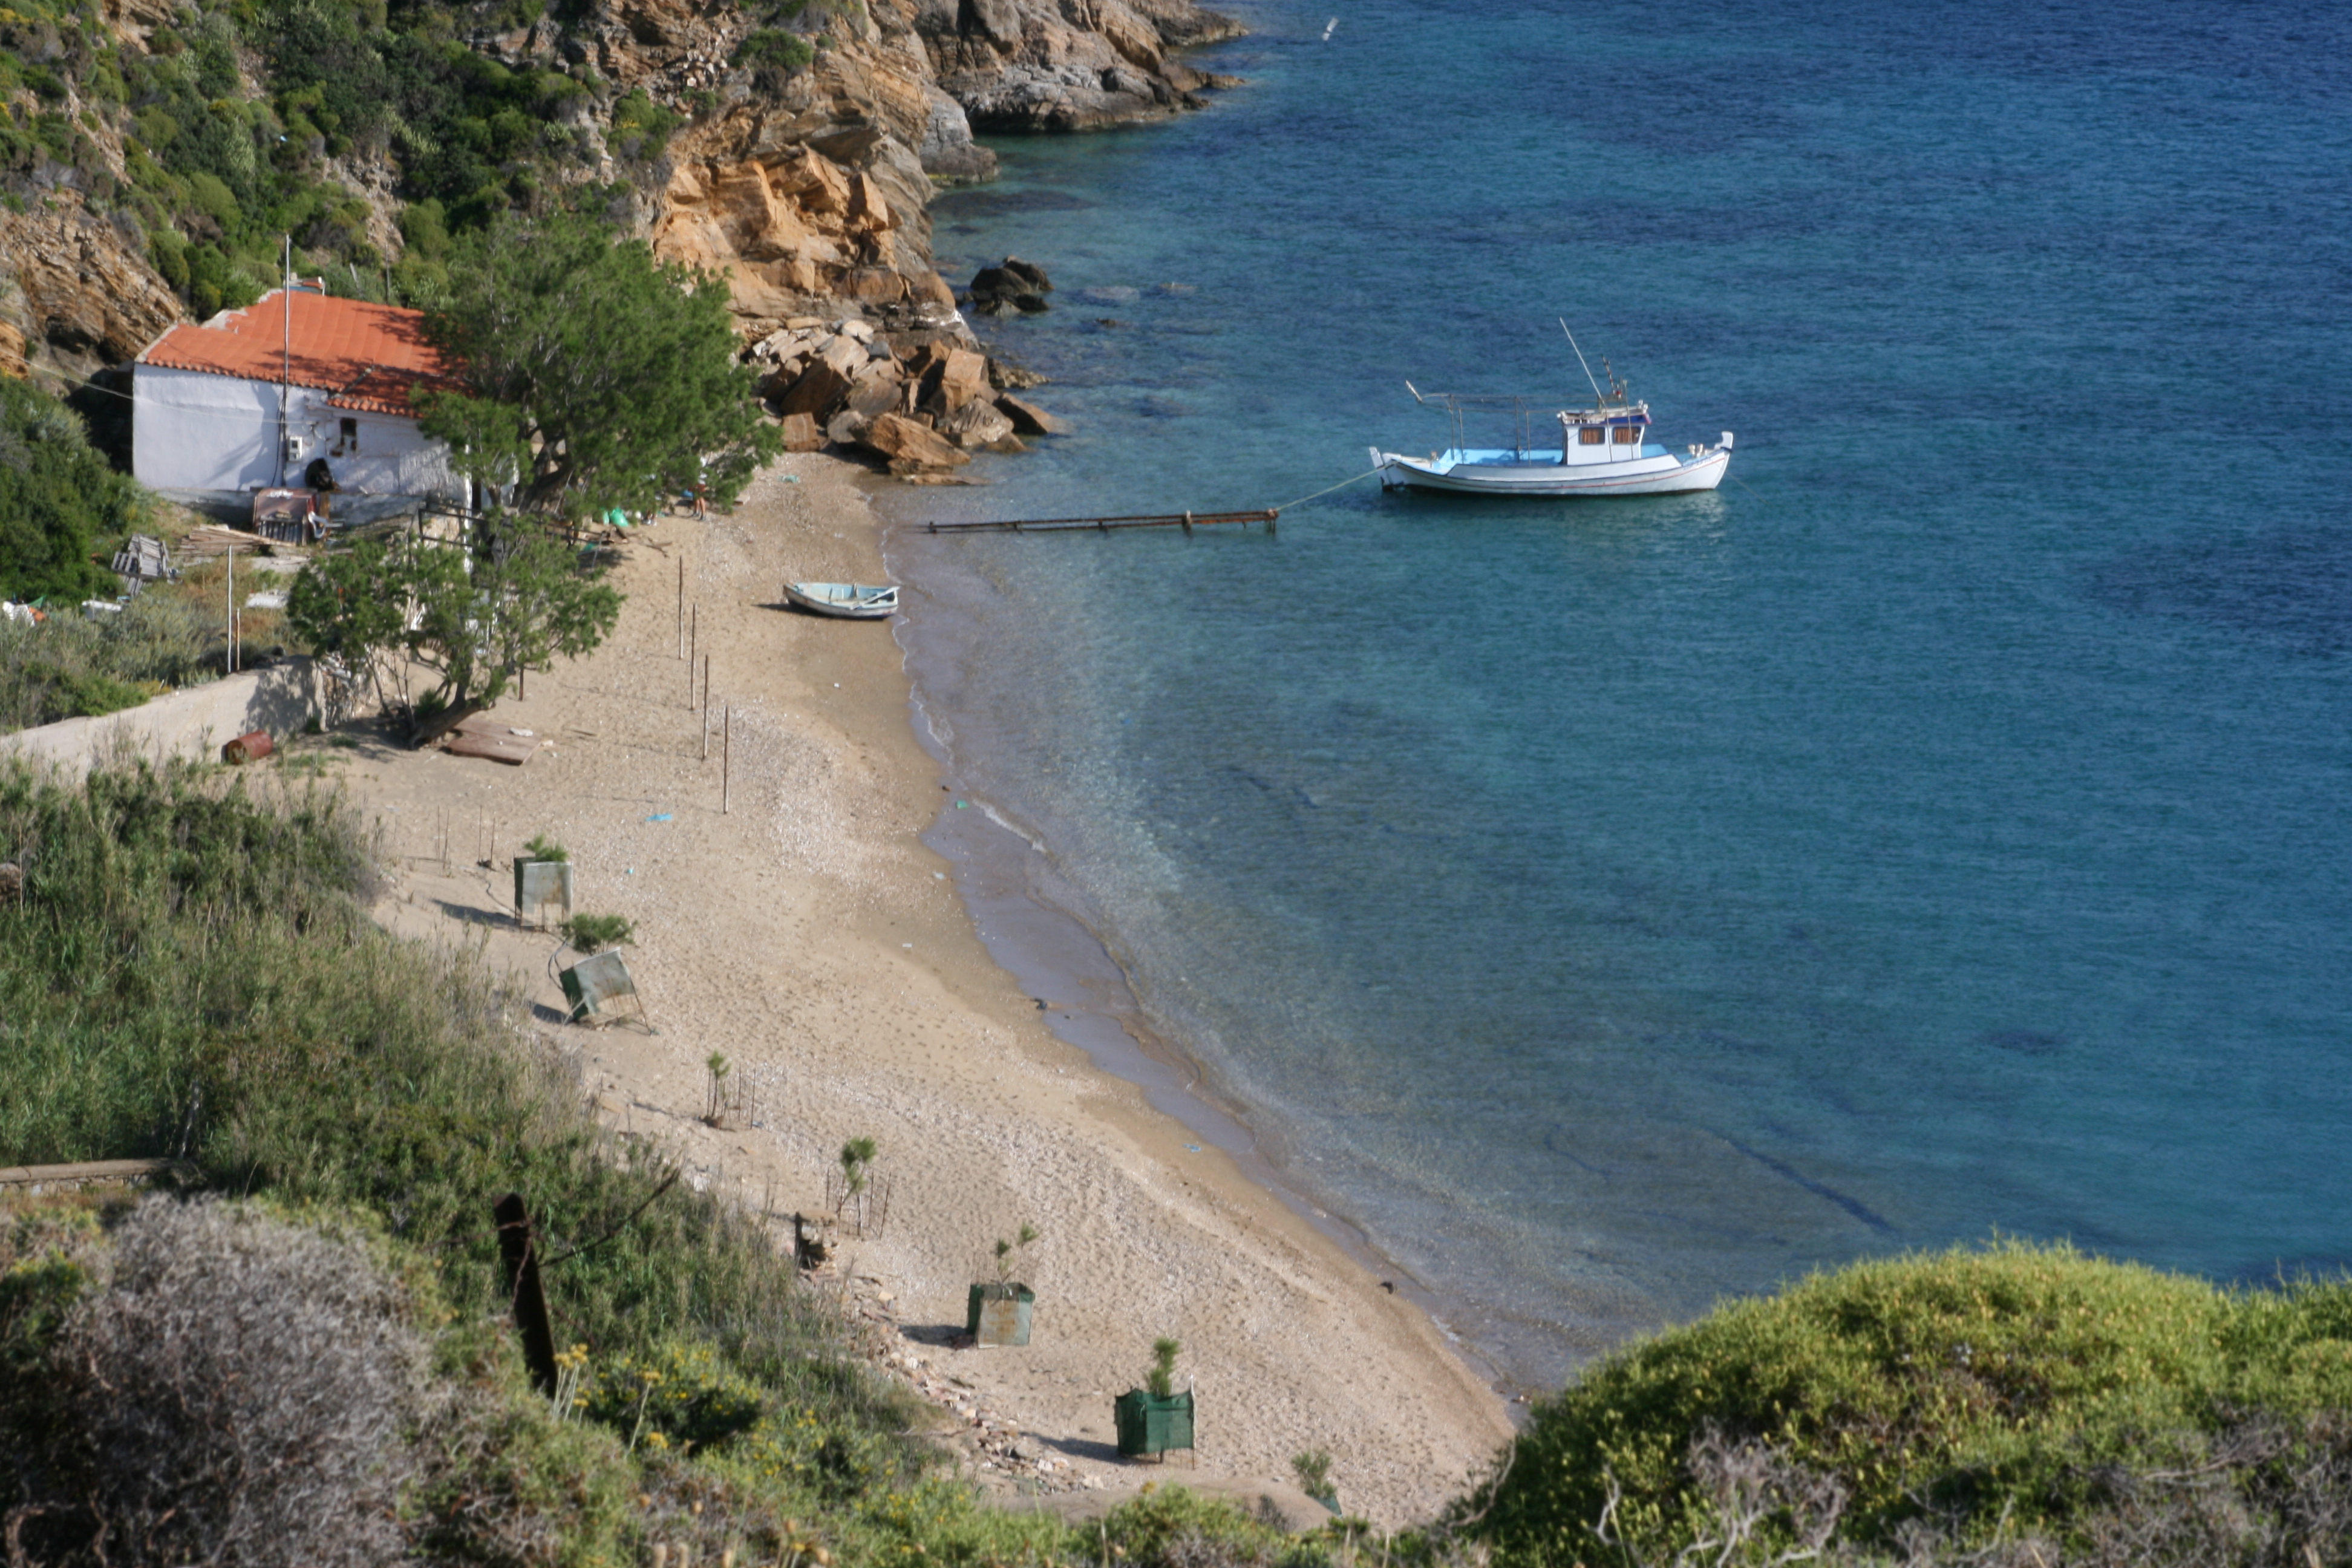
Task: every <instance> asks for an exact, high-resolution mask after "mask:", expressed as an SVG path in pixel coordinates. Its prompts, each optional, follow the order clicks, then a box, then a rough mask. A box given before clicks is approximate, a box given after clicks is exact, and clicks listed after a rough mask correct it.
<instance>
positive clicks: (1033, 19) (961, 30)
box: [914, 0, 1244, 132]
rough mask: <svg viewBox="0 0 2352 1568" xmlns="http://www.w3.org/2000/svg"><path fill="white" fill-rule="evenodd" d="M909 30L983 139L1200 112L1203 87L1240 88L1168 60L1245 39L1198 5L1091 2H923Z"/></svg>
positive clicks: (1183, 0)
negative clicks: (1081, 19) (1080, 18)
mask: <svg viewBox="0 0 2352 1568" xmlns="http://www.w3.org/2000/svg"><path fill="white" fill-rule="evenodd" d="M1072 14H1082V15H1084V16H1086V17H1087V25H1085V26H1081V25H1079V24H1077V23H1076V22H1074V21H1073V20H1071V19H1070V16H1071V15H1072ZM914 26H915V30H916V32H917V33H918V34H919V36H920V37H921V38H922V41H923V47H924V48H925V49H926V50H928V51H929V56H930V60H931V67H932V69H933V71H934V73H935V74H936V76H937V79H938V81H939V84H940V87H941V89H944V90H945V91H946V92H947V93H948V95H949V96H950V97H951V98H953V99H954V100H956V101H957V102H958V103H960V104H961V105H962V107H963V110H964V113H965V115H966V116H967V117H968V118H969V120H970V121H971V124H972V125H973V126H974V127H975V128H977V129H979V130H981V131H983V132H988V131H994V132H1006V131H1093V130H1098V129H1100V128H1102V127H1104V126H1108V125H1125V124H1129V123H1132V122H1133V121H1139V120H1156V119H1164V118H1166V117H1168V116H1170V115H1173V114H1179V113H1181V112H1182V111H1183V110H1188V109H1198V108H1200V107H1201V105H1202V101H1203V100H1202V97H1201V94H1202V91H1203V90H1204V89H1212V88H1220V87H1231V86H1234V85H1235V82H1234V79H1232V78H1229V77H1217V76H1211V75H1207V74H1204V73H1202V72H1200V71H1196V70H1193V69H1192V68H1189V67H1187V66H1185V65H1183V64H1181V62H1179V61H1177V60H1175V59H1173V58H1171V55H1172V54H1173V53H1174V52H1175V51H1176V50H1178V49H1181V48H1189V47H1197V46H1199V45H1202V44H1210V43H1215V42H1217V41H1218V40H1220V39H1223V38H1231V37H1238V36H1240V34H1241V33H1243V32H1244V28H1243V26H1242V25H1241V24H1240V23H1239V22H1236V21H1234V19H1233V18H1232V17H1230V16H1221V15H1219V14H1218V13H1216V12H1213V11H1206V10H1202V8H1201V7H1199V6H1197V5H1192V0H1125V3H1122V0H1096V3H1095V4H1092V5H1087V6H1086V7H1085V8H1084V11H1083V13H1079V12H1078V8H1076V7H1069V8H1065V7H1063V6H1060V5H1055V4H1053V3H1052V0H918V3H917V5H916V8H915V15H914Z"/></svg>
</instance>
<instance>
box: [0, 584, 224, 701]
mask: <svg viewBox="0 0 2352 1568" xmlns="http://www.w3.org/2000/svg"><path fill="white" fill-rule="evenodd" d="M221 640H222V638H221V637H220V634H219V633H218V631H217V630H216V627H215V622H214V619H213V618H212V617H210V616H205V615H204V614H203V613H202V612H201V611H199V610H197V609H196V608H195V607H194V605H190V604H188V603H187V602H186V601H185V600H184V599H175V598H173V597H172V596H171V595H166V594H163V593H159V592H152V591H151V592H149V593H145V594H142V595H139V596H138V597H137V598H135V599H133V600H131V602H130V603H129V604H128V605H124V606H123V607H122V609H121V611H120V612H118V613H116V614H114V615H110V616H101V617H100V618H99V619H97V620H85V619H84V618H83V617H82V616H81V613H80V611H79V609H78V608H65V607H60V608H59V609H58V611H57V612H56V613H55V614H54V615H52V616H50V617H49V619H48V621H47V623H45V624H44V625H41V626H19V625H17V624H16V623H14V622H7V623H0V731H10V730H21V729H26V728H28V727H30V726H32V725H35V724H53V723H55V722H57V721H58V720H60V719H74V718H80V717H83V716H85V715H94V714H100V713H112V712H115V711H117V710H121V709H124V708H131V707H135V706H137V705H138V704H139V703H142V702H144V701H146V700H147V699H149V698H150V697H154V696H158V695H160V694H162V693H163V692H165V691H168V690H170V689H173V687H177V686H185V685H189V684H192V683H194V682H196V681H199V680H205V679H211V678H212V676H213V674H214V673H215V672H214V671H213V670H212V669H211V668H208V667H207V663H206V660H207V658H208V657H209V656H210V654H211V650H212V649H213V648H214V647H215V645H216V644H217V643H218V642H219V641H221Z"/></svg>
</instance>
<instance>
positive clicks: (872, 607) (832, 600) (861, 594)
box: [784, 583, 898, 621]
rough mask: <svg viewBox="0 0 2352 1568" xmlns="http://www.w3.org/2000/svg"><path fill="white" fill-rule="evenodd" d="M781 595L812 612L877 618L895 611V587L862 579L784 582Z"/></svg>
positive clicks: (851, 618) (849, 618)
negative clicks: (852, 581) (825, 581)
mask: <svg viewBox="0 0 2352 1568" xmlns="http://www.w3.org/2000/svg"><path fill="white" fill-rule="evenodd" d="M784 597H785V598H787V599H789V600H791V601H792V602H793V604H795V605H799V606H800V607H801V608H802V609H803V610H806V611H808V612H809V613H810V614H812V615H818V616H835V617H837V618H839V619H841V620H845V621H878V620H881V619H883V618H884V617H886V616H892V615H895V614H897V613H898V589H897V588H896V587H893V586H887V585H876V584H865V583H787V584H784Z"/></svg>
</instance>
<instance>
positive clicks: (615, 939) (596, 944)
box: [556, 915, 637, 952]
mask: <svg viewBox="0 0 2352 1568" xmlns="http://www.w3.org/2000/svg"><path fill="white" fill-rule="evenodd" d="M556 929H557V930H559V931H562V933H563V940H564V941H566V942H570V943H571V944H572V946H573V947H576V948H578V949H579V950H580V951H581V952H603V951H604V949H605V948H608V947H620V946H623V945H625V944H626V943H630V942H635V940H636V935H637V928H636V926H635V923H633V922H632V921H628V920H626V919H625V918H623V917H622V916H620V915H573V916H572V918H571V919H570V920H568V921H564V922H563V923H562V925H561V926H559V927H557V928H556Z"/></svg>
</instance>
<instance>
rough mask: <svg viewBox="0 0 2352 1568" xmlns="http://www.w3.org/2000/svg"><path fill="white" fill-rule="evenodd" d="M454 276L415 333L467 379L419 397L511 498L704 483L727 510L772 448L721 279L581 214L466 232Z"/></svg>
mask: <svg viewBox="0 0 2352 1568" xmlns="http://www.w3.org/2000/svg"><path fill="white" fill-rule="evenodd" d="M449 278H450V288H449V294H448V298H447V300H446V302H444V303H443V304H441V305H439V306H437V307H436V308H433V309H430V310H427V311H426V312H425V335H426V336H427V337H428V338H430V339H432V341H433V342H435V343H436V344H437V345H439V346H440V347H441V348H442V349H443V350H444V351H445V352H446V353H448V354H449V356H450V357H451V358H452V359H454V360H455V361H457V363H460V364H463V365H464V366H465V367H466V368H465V371H464V381H465V387H464V390H463V391H457V392H444V393H436V394H432V395H427V396H426V397H425V398H424V399H422V400H421V401H422V402H423V405H424V407H425V419H424V428H425V433H426V434H427V435H430V436H434V437H438V438H440V439H441V440H443V441H446V442H447V443H448V445H449V448H450V450H451V451H453V452H456V453H458V454H460V457H459V458H458V461H459V462H460V463H461V464H463V465H464V466H465V467H466V468H467V471H468V472H469V473H470V474H471V475H472V476H473V477H474V478H475V479H479V480H481V481H483V482H484V483H486V484H490V485H497V486H505V485H509V484H512V485H514V486H515V487H516V502H517V504H518V505H519V506H520V507H522V508H524V509H526V510H534V511H545V512H561V513H567V514H572V515H578V514H581V513H583V512H600V511H604V510H607V509H610V508H614V507H620V508H626V509H630V510H650V509H651V508H652V507H654V506H655V505H656V503H657V502H658V501H659V500H660V499H661V498H662V497H663V496H664V495H666V494H667V495H675V494H677V492H678V491H679V490H680V489H683V488H685V487H686V486H688V485H690V484H692V483H694V482H695V481H696V480H698V479H701V480H704V481H705V482H707V483H708V484H709V487H710V493H711V496H712V499H713V500H717V501H719V503H720V504H721V505H724V504H726V503H727V502H729V501H731V500H733V499H734V498H735V497H736V496H737V495H739V494H740V493H741V492H742V489H743V486H744V485H745V484H746V483H748V482H749V481H750V479H751V474H752V472H753V471H754V470H755V469H756V468H758V467H759V466H760V464H761V462H763V461H765V460H767V459H768V458H772V457H773V456H774V455H775V454H776V451H777V449H778V444H777V440H776V436H775V432H774V430H773V429H772V427H770V426H768V425H766V424H765V423H763V422H762V421H761V418H760V415H759V408H758V405H757V404H756V403H755V402H754V401H753V395H752V393H753V377H752V374H751V371H750V370H749V369H748V368H747V367H745V366H743V365H740V364H739V363H736V360H735V353H734V351H735V337H734V331H733V328H732V326H731V325H730V321H729V320H728V314H727V299H728V290H727V285H726V283H725V281H724V280H723V279H719V278H716V277H710V276H698V275H695V274H692V273H689V272H688V271H687V270H686V269H684V268H677V267H670V266H665V265H663V264H661V263H659V262H656V260H655V259H654V258H653V253H652V251H651V250H649V249H648V248H647V247H646V245H645V244H644V243H643V242H642V241H639V240H633V239H616V238H614V236H613V234H612V233H611V232H610V231H609V230H607V229H606V228H604V226H601V225H600V224H598V223H597V222H595V221H594V220H593V219H592V218H589V217H586V216H580V215H576V214H556V215H552V216H545V217H539V218H530V219H521V218H510V219H507V220H505V221H502V222H499V223H498V224H495V225H493V226H491V227H489V228H488V229H487V230H484V231H481V232H478V233H477V234H473V235H469V236H467V237H464V238H462V239H460V240H458V241H457V242H456V243H455V244H454V245H453V247H452V260H451V265H450V268H449ZM706 464H707V467H706Z"/></svg>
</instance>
